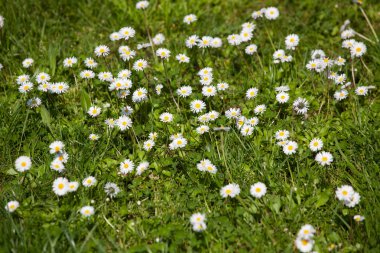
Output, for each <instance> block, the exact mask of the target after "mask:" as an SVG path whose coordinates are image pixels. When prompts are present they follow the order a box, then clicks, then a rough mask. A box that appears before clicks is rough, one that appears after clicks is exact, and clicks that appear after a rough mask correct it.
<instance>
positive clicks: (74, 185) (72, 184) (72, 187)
mask: <svg viewBox="0 0 380 253" xmlns="http://www.w3.org/2000/svg"><path fill="white" fill-rule="evenodd" d="M78 187H79V183H78V182H75V181H74V182H69V189H68V191H69V192H75V191H77V190H78Z"/></svg>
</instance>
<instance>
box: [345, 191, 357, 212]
mask: <svg viewBox="0 0 380 253" xmlns="http://www.w3.org/2000/svg"><path fill="white" fill-rule="evenodd" d="M359 202H360V195H359V193H357V192H354V194H353V195H352V197H351V198H349V200H347V201H344V205H345V206H347V207H350V208H353V207H355V206H356V205H357V204H359Z"/></svg>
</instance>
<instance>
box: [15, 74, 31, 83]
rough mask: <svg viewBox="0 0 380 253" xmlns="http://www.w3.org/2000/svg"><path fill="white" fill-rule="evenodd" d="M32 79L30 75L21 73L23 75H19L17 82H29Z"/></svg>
mask: <svg viewBox="0 0 380 253" xmlns="http://www.w3.org/2000/svg"><path fill="white" fill-rule="evenodd" d="M29 80H30V77H29V75H21V76H18V77H17V79H16V83H17V84H19V85H21V84H23V83H25V82H28V81H29Z"/></svg>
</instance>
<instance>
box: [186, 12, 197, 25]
mask: <svg viewBox="0 0 380 253" xmlns="http://www.w3.org/2000/svg"><path fill="white" fill-rule="evenodd" d="M195 21H197V16H195V15H194V14H189V15H186V16H185V17H184V18H183V22H184V23H186V24H188V25H190V24H191V23H193V22H195Z"/></svg>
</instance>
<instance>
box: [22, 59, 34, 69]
mask: <svg viewBox="0 0 380 253" xmlns="http://www.w3.org/2000/svg"><path fill="white" fill-rule="evenodd" d="M33 63H34V60H33V59H32V58H26V59H25V60H23V61H22V66H23V67H24V68H30V67H31V66H32V65H33Z"/></svg>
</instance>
